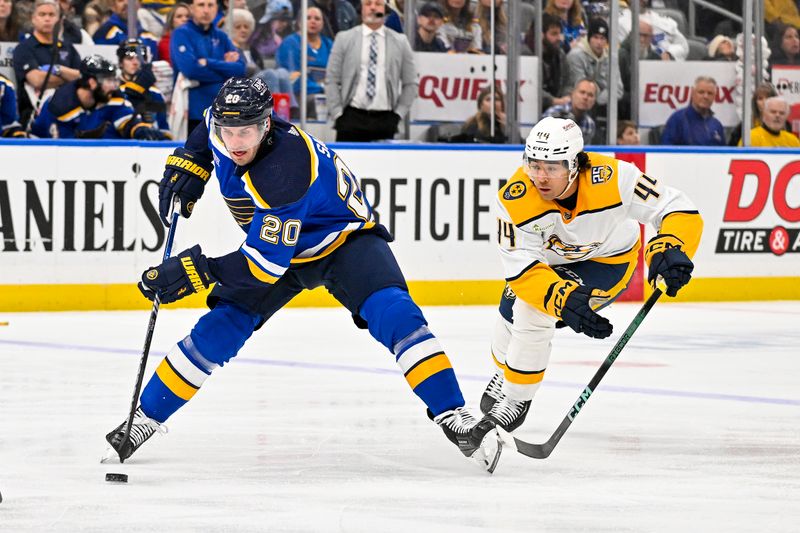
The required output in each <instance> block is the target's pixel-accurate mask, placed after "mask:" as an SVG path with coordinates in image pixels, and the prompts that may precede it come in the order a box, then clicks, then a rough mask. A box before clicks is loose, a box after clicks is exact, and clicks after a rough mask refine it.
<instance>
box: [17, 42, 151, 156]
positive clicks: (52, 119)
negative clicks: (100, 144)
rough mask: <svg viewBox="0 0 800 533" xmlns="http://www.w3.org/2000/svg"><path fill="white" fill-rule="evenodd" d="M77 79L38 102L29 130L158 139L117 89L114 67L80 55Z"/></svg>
mask: <svg viewBox="0 0 800 533" xmlns="http://www.w3.org/2000/svg"><path fill="white" fill-rule="evenodd" d="M80 71H81V78H80V79H78V80H75V81H71V82H69V83H66V84H64V85H62V86H61V87H59V88H58V89H56V92H55V93H53V96H52V97H51V98H49V99H48V100H47V101H46V102H45V103H44V104H43V105H42V112H41V113H40V114H39V116H37V117H36V120H34V122H33V127H32V128H31V133H33V134H34V135H35V136H37V137H43V138H47V137H51V136H52V131H51V130H52V129H53V126H55V129H56V134H57V136H58V138H60V139H75V138H78V139H139V140H145V141H147V140H161V139H164V138H165V136H164V134H163V133H162V132H161V131H160V130H158V129H156V128H154V127H152V126H151V125H150V124H147V123H145V122H143V121H142V120H141V119H140V118H138V117H136V116H135V114H134V110H133V107H132V106H131V104H130V102H128V101H127V100H126V99H125V96H124V95H122V94H121V93H120V92H119V80H117V68H116V67H115V66H114V65H113V64H112V63H111V62H110V61H108V60H107V59H105V58H103V57H101V56H99V55H91V56H87V57H85V58H83V60H82V61H81V66H80Z"/></svg>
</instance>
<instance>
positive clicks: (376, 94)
mask: <svg viewBox="0 0 800 533" xmlns="http://www.w3.org/2000/svg"><path fill="white" fill-rule="evenodd" d="M385 15H386V3H385V0H363V2H362V3H361V20H362V24H361V25H359V26H356V27H354V28H351V29H349V30H347V31H343V32H340V33H338V34H337V35H336V39H335V40H334V42H333V49H332V50H331V55H330V59H329V60H328V70H327V78H326V83H325V94H326V96H327V103H328V111H329V116H330V117H331V119H333V120H334V128H335V129H336V140H337V141H356V142H370V141H377V140H382V139H391V138H393V137H394V134H395V133H397V124H398V123H399V122H400V119H401V118H402V117H403V116H404V115H405V114H406V113H408V111H409V109H410V108H411V103H412V102H413V101H414V98H415V97H416V95H417V86H418V83H417V76H416V72H415V68H414V56H413V53H412V52H411V46H410V45H409V44H408V40H407V39H406V37H405V35H403V34H400V33H397V32H394V31H388V30H387V29H386V27H385V26H384V18H385Z"/></svg>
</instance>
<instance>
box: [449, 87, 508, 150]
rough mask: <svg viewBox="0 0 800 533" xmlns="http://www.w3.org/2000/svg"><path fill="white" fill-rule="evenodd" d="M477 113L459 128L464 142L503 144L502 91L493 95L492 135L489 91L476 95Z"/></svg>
mask: <svg viewBox="0 0 800 533" xmlns="http://www.w3.org/2000/svg"><path fill="white" fill-rule="evenodd" d="M477 104H478V112H477V113H475V114H474V115H472V116H471V117H470V118H469V119H468V120H467V121H466V122H465V123H464V126H463V127H462V128H461V136H460V137H462V138H464V140H465V141H466V142H476V143H493V144H504V143H505V142H506V141H507V140H508V136H507V135H506V105H505V96H504V95H503V93H502V91H499V90H496V91H495V94H494V135H492V129H491V124H492V115H491V111H492V95H491V91H490V89H483V90H482V91H481V92H480V93H479V94H478V100H477Z"/></svg>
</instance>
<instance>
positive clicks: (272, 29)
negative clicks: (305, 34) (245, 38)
mask: <svg viewBox="0 0 800 533" xmlns="http://www.w3.org/2000/svg"><path fill="white" fill-rule="evenodd" d="M292 12H293V10H292V3H291V2H289V0H271V1H270V2H269V3H268V4H267V8H266V10H265V11H264V16H263V17H261V20H259V21H258V24H256V28H255V30H254V31H253V35H252V36H251V37H250V46H251V48H253V49H254V50H256V51H257V52H258V54H259V55H260V56H261V60H262V61H263V62H264V66H265V67H267V68H273V67H275V65H276V62H275V54H276V53H277V52H278V47H279V46H280V45H281V43H282V42H283V40H284V39H285V38H286V37H288V36H289V35H291V34H292V33H294V26H293V24H292Z"/></svg>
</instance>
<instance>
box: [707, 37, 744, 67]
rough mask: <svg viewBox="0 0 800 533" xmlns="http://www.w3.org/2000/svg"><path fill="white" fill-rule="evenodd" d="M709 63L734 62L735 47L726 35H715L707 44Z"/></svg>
mask: <svg viewBox="0 0 800 533" xmlns="http://www.w3.org/2000/svg"><path fill="white" fill-rule="evenodd" d="M705 59H707V60H709V61H736V60H737V59H738V58H737V57H736V45H735V44H733V39H731V38H730V37H728V36H727V35H717V36H716V37H714V38H713V39H711V42H710V43H708V57H706V58H705Z"/></svg>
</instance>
